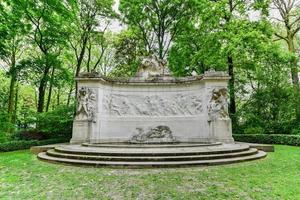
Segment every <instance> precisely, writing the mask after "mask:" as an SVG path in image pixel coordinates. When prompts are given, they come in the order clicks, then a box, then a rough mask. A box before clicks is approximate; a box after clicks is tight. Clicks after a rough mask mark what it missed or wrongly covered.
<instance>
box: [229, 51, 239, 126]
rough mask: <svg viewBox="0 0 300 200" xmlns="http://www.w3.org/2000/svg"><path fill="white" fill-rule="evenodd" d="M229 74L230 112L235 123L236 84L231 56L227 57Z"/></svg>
mask: <svg viewBox="0 0 300 200" xmlns="http://www.w3.org/2000/svg"><path fill="white" fill-rule="evenodd" d="M227 64H228V74H229V76H230V77H231V79H230V80H229V113H230V115H231V119H232V123H233V124H234V125H235V124H236V123H237V121H236V116H235V114H236V102H235V85H234V79H235V77H234V65H233V59H232V57H231V56H228V57H227Z"/></svg>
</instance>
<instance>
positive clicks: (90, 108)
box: [76, 87, 96, 121]
mask: <svg viewBox="0 0 300 200" xmlns="http://www.w3.org/2000/svg"><path fill="white" fill-rule="evenodd" d="M77 101H78V105H77V110H76V119H77V120H88V121H94V120H95V103H96V93H95V91H94V90H93V89H91V88H86V87H81V88H80V89H79V91H78V94H77Z"/></svg>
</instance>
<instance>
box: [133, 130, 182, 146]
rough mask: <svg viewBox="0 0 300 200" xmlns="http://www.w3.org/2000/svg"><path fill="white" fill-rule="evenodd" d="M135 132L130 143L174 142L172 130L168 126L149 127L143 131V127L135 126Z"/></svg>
mask: <svg viewBox="0 0 300 200" xmlns="http://www.w3.org/2000/svg"><path fill="white" fill-rule="evenodd" d="M136 130H137V133H136V134H134V135H133V136H132V137H131V138H130V140H129V142H130V143H170V142H171V143H173V142H176V139H175V137H174V136H173V135H172V131H171V129H170V128H169V127H168V126H157V127H155V128H149V130H147V131H145V130H144V129H143V128H137V129H136Z"/></svg>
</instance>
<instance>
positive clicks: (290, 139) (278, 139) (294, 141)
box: [233, 134, 300, 146]
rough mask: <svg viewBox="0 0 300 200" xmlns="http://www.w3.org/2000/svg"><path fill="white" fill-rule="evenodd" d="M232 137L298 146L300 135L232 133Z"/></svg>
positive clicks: (240, 139) (256, 141)
mask: <svg viewBox="0 0 300 200" xmlns="http://www.w3.org/2000/svg"><path fill="white" fill-rule="evenodd" d="M233 138H234V139H235V141H239V142H250V143H263V144H285V145H292V146H300V135H282V134H271V135H268V134H234V135H233Z"/></svg>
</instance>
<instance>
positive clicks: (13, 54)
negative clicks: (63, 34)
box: [0, 0, 28, 124]
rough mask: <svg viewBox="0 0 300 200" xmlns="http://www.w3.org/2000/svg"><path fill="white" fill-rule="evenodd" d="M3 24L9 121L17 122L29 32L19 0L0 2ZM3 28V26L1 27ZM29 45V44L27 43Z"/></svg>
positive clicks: (1, 57)
mask: <svg viewBox="0 0 300 200" xmlns="http://www.w3.org/2000/svg"><path fill="white" fill-rule="evenodd" d="M0 7H1V8H2V9H1V11H0V15H1V16H2V17H1V19H2V20H3V22H2V26H5V28H6V38H2V44H3V47H4V48H5V51H4V53H3V54H2V55H1V56H0V59H2V61H4V62H5V63H6V65H7V66H8V75H9V76H10V87H9V98H8V106H7V107H8V121H9V122H10V123H13V124H14V123H15V120H14V119H15V118H14V117H13V116H14V112H15V108H16V103H17V102H16V101H15V99H16V98H15V96H17V95H18V94H17V93H16V84H17V79H18V73H19V68H18V67H17V65H18V62H19V61H20V60H21V55H22V54H23V53H24V49H25V47H26V42H25V41H26V38H27V37H26V36H27V34H28V26H26V24H24V22H23V21H22V19H23V17H24V13H23V12H22V11H20V10H19V9H18V7H17V2H16V1H14V0H7V1H6V2H5V3H4V2H0ZM0 29H1V28H0ZM27 46H28V45H27Z"/></svg>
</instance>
